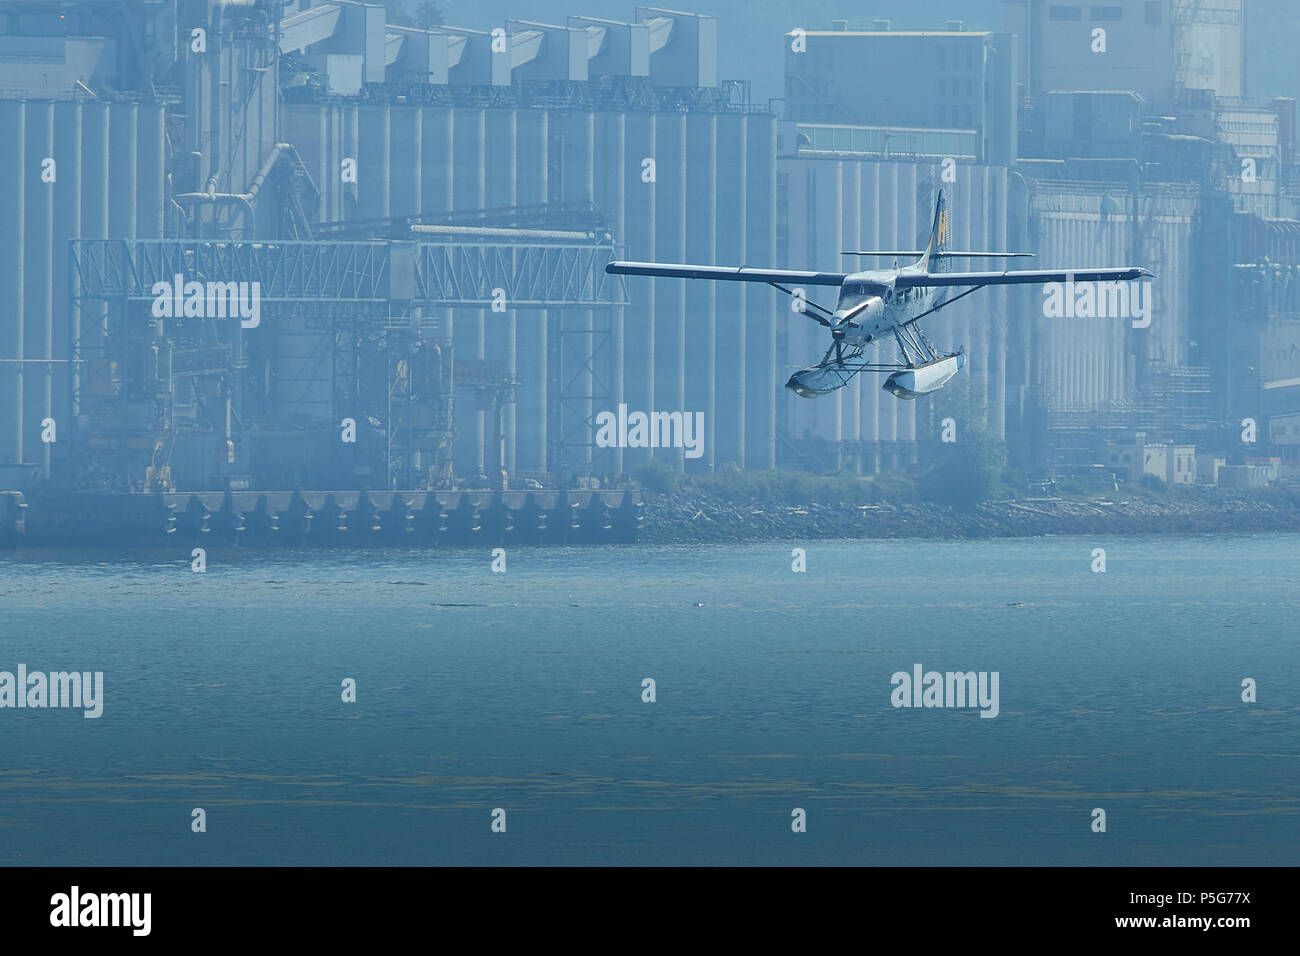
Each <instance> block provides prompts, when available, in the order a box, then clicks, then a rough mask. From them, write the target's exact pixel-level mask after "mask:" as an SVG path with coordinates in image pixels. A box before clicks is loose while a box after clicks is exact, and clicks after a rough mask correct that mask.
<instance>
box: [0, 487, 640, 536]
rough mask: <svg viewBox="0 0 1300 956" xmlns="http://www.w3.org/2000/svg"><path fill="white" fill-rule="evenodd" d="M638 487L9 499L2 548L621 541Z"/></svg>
mask: <svg viewBox="0 0 1300 956" xmlns="http://www.w3.org/2000/svg"><path fill="white" fill-rule="evenodd" d="M642 512H643V502H642V499H641V494H640V492H636V491H550V492H547V491H507V492H493V491H481V492H474V491H466V492H436V491H411V492H403V491H386V492H385V491H317V492H311V491H307V492H292V491H275V492H265V491H235V492H231V491H227V492H199V493H193V494H166V493H161V494H131V493H113V492H69V493H42V494H40V495H38V496H36V498H35V499H34V500H32V501H27V500H25V496H23V495H20V494H17V493H9V494H4V495H0V547H8V548H14V547H19V548H102V547H113V548H122V547H126V548H158V547H163V548H182V549H188V548H192V547H198V546H227V547H236V546H237V547H251V548H261V547H277V546H287V547H300V546H330V547H367V546H389V547H399V546H411V547H434V546H483V547H500V546H505V545H549V544H557V545H564V544H619V543H631V542H633V541H635V540H636V536H637V532H638V530H639V529H640V527H641V523H642V520H643V515H642Z"/></svg>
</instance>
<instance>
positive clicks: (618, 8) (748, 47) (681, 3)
mask: <svg viewBox="0 0 1300 956" xmlns="http://www.w3.org/2000/svg"><path fill="white" fill-rule="evenodd" d="M438 2H439V5H440V6H441V8H442V10H443V16H444V18H445V19H446V21H447V22H448V23H450V24H455V25H460V26H467V27H476V28H480V29H486V28H490V27H492V26H499V25H500V24H502V23H504V22H505V21H506V20H508V19H523V20H539V21H542V22H544V23H558V24H562V23H564V21H565V19H566V18H567V17H568V16H569V14H580V15H585V16H596V17H607V18H609V19H611V20H632V19H635V13H634V11H635V10H636V7H637V4H636V3H635V2H630V0H629V2H625V0H438ZM645 5H646V6H654V5H656V4H654V3H647V4H645ZM658 5H660V6H664V7H668V8H671V9H678V10H686V11H689V12H692V13H708V14H712V15H713V16H715V17H717V18H718V34H719V36H718V76H719V77H720V78H722V79H747V80H750V81H751V82H752V83H753V95H754V99H755V101H757V102H760V103H761V102H765V101H766V100H767V99H768V98H770V97H777V96H780V95H781V92H782V89H783V85H784V81H783V78H782V74H783V70H784V60H783V46H782V40H781V37H782V35H783V34H784V33H785V32H786V31H787V30H790V29H792V28H794V27H797V26H802V27H806V28H808V29H828V28H829V27H830V22H831V20H833V19H836V18H841V19H848V20H849V21H850V23H851V25H853V26H858V25H866V23H867V22H868V21H870V20H871V18H873V17H883V18H884V19H887V20H891V21H893V23H894V25H895V27H896V28H904V29H926V28H928V29H934V28H942V27H943V26H944V23H945V21H947V20H948V19H949V18H957V19H962V20H965V21H966V25H967V27H968V28H980V29H992V30H1000V29H1001V28H1002V3H1001V0H852V2H846V0H662V2H661V3H660V4H658ZM408 6H411V7H413V6H414V3H409V4H408ZM1297 42H1300V3H1297V2H1296V0H1247V36H1246V43H1247V51H1248V58H1249V59H1248V64H1247V78H1248V83H1249V86H1250V95H1251V96H1252V97H1253V98H1257V99H1258V98H1263V99H1265V100H1267V99H1269V98H1271V97H1273V96H1297V94H1298V93H1300V71H1298V70H1296V69H1295V62H1294V49H1295V47H1296V44H1297Z"/></svg>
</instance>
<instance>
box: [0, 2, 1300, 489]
mask: <svg viewBox="0 0 1300 956" xmlns="http://www.w3.org/2000/svg"><path fill="white" fill-rule="evenodd" d="M704 6H708V7H710V9H709V10H704V9H701V10H694V11H686V12H675V11H666V10H661V9H657V8H653V7H638V6H636V5H635V4H633V3H627V4H617V3H599V4H596V3H590V4H586V5H585V6H584V4H583V3H582V2H581V0H573V2H572V3H569V4H566V5H558V4H556V3H553V2H546V3H541V4H506V3H502V2H488V3H483V4H478V5H475V6H473V7H470V6H469V5H466V4H462V3H459V2H456V3H443V4H441V5H440V6H438V7H437V8H436V13H437V15H438V16H437V17H435V19H441V20H442V21H444V22H443V23H441V24H435V23H432V22H430V21H429V19H428V16H427V15H428V12H429V11H430V10H432V9H434V8H432V7H421V5H419V4H407V6H406V7H405V8H403V7H402V6H401V5H400V4H387V5H385V4H368V3H358V2H350V0H333V2H320V0H293V2H289V3H281V2H269V0H246V2H244V0H224V2H219V0H126V2H114V3H106V2H95V0H60V2H56V3H31V2H5V3H0V52H3V56H0V217H2V218H3V221H5V222H6V223H7V224H10V225H9V226H7V228H6V229H5V230H4V231H3V232H2V233H0V289H3V290H4V296H5V300H4V301H5V308H4V309H3V311H0V488H3V489H14V490H31V489H33V488H37V487H41V486H59V487H70V488H71V487H75V488H83V489H85V488H95V489H115V490H134V491H146V490H147V491H172V490H177V491H220V490H226V489H245V488H262V489H291V488H372V489H389V488H413V489H414V488H441V487H453V486H457V485H459V486H473V485H475V484H481V483H482V482H485V481H486V482H488V483H490V484H491V485H493V486H499V485H500V484H501V483H502V482H507V483H510V484H511V486H517V483H518V482H521V481H525V480H527V481H535V482H540V483H542V484H546V485H550V484H560V483H571V482H573V481H575V480H578V481H585V482H591V483H595V482H600V481H602V480H603V481H606V482H609V481H611V480H617V478H618V476H621V475H625V474H627V473H629V472H631V471H632V470H634V469H635V468H636V466H637V465H639V464H641V463H642V462H643V461H645V460H646V459H648V458H651V457H653V458H656V459H661V460H663V461H666V462H667V463H668V464H669V465H670V466H672V467H674V468H677V469H682V470H686V471H696V470H710V469H715V468H719V467H722V466H724V465H728V464H735V465H738V466H740V467H742V468H749V469H767V468H773V467H783V468H795V469H807V470H828V469H836V468H843V469H849V470H853V471H859V472H862V473H875V472H891V471H906V470H909V469H912V468H915V467H916V466H917V465H918V459H919V457H920V456H923V454H924V439H925V438H926V437H927V436H929V435H930V434H932V433H933V432H934V431H935V430H936V429H937V423H938V420H939V418H940V417H941V416H943V415H947V414H955V415H958V416H959V417H961V418H963V419H964V421H965V422H966V423H968V424H970V425H971V426H973V427H976V428H979V429H982V430H985V431H987V432H989V433H991V434H992V435H994V436H996V437H999V438H1005V439H1006V441H1007V442H1008V445H1009V446H1010V447H1011V450H1012V455H1013V458H1017V460H1019V461H1020V462H1021V463H1022V464H1025V465H1026V466H1027V467H1028V469H1029V470H1030V471H1032V472H1033V473H1035V474H1048V473H1052V472H1060V471H1068V470H1071V469H1076V470H1078V469H1087V468H1088V467H1090V466H1093V465H1101V466H1103V467H1104V468H1108V469H1111V470H1114V471H1119V472H1122V473H1123V476H1124V477H1128V478H1133V477H1141V475H1142V474H1143V473H1144V472H1150V473H1157V474H1159V475H1160V477H1164V478H1166V479H1167V480H1170V481H1176V482H1184V481H1185V482H1189V483H1190V482H1195V481H1201V482H1217V481H1222V482H1224V483H1228V482H1233V483H1239V484H1240V483H1246V484H1248V483H1252V482H1263V481H1269V480H1279V479H1287V478H1291V477H1295V475H1296V471H1297V469H1300V301H1298V299H1300V284H1298V282H1297V280H1298V279H1300V275H1298V274H1297V270H1298V269H1300V221H1297V197H1298V196H1300V192H1298V191H1297V188H1296V187H1297V177H1296V153H1295V135H1296V130H1295V126H1296V111H1295V102H1294V100H1293V99H1289V98H1285V97H1281V96H1275V95H1274V93H1277V92H1282V90H1280V89H1279V90H1262V89H1261V84H1260V83H1259V82H1258V81H1257V80H1252V81H1251V85H1250V86H1249V87H1248V86H1247V69H1246V67H1247V56H1246V52H1245V51H1246V38H1247V33H1246V29H1247V25H1248V15H1251V16H1253V15H1254V12H1253V11H1254V9H1255V5H1254V4H1251V3H1250V2H1243V0H1220V2H1216V3H1215V4H1213V6H1210V5H1207V4H1204V3H1199V2H1194V0H1158V2H1146V0H1124V2H1112V3H1107V4H1070V3H1054V2H1039V0H1008V2H1006V3H1003V4H1001V5H998V4H987V3H984V4H963V5H961V6H962V7H964V8H967V9H971V10H974V11H977V12H978V15H979V17H980V20H979V21H978V22H976V21H975V20H971V21H969V22H967V21H966V20H958V19H952V20H948V19H947V16H949V15H952V16H962V14H961V13H958V12H957V11H956V10H954V9H953V7H954V5H953V4H940V3H935V4H931V5H922V6H919V7H917V6H916V5H907V6H905V7H901V9H900V6H901V5H898V4H893V5H890V4H884V3H882V4H879V5H878V6H879V7H881V8H882V12H881V15H880V16H861V15H858V14H857V13H853V14H852V15H846V14H841V13H838V12H837V9H836V8H835V5H833V4H821V3H819V4H808V5H806V8H801V7H800V6H799V5H794V6H793V7H790V5H781V9H782V11H785V12H782V13H778V12H774V11H773V10H772V9H769V8H768V6H767V5H763V4H759V5H755V6H754V8H753V11H754V12H753V13H752V15H748V14H747V15H745V16H741V15H739V14H737V13H736V12H735V10H734V8H733V5H730V4H709V5H704ZM853 6H854V9H855V10H856V8H857V5H853ZM417 7H420V9H418V10H417ZM787 7H789V9H787ZM1264 7H1267V8H1268V9H1269V10H1272V9H1273V7H1274V5H1272V4H1262V3H1261V9H1262V8H1264ZM561 8H562V9H561ZM746 9H749V8H748V7H746ZM714 13H716V16H715V15H711V14H714ZM421 17H424V18H425V19H424V20H423V22H421ZM846 17H847V18H846ZM196 29H201V30H202V35H201V36H200V35H198V34H195V33H194V31H195V30H196ZM796 29H798V30H800V31H803V32H802V33H799V34H796V33H795V32H794V31H795V30H796ZM1097 29H1102V30H1104V31H1105V42H1106V50H1105V52H1104V53H1100V52H1095V51H1094V45H1095V41H1096V35H1095V33H1094V31H1095V30H1097ZM1252 29H1255V30H1256V34H1255V37H1256V39H1255V40H1253V41H1252V43H1256V42H1259V40H1258V36H1259V34H1258V28H1257V27H1255V28H1252ZM796 40H798V41H800V43H799V44H796V43H795V41H796ZM796 45H800V46H801V47H802V49H803V50H804V52H796V51H795V49H794V47H795V46H796ZM778 57H780V60H779V61H778ZM781 66H783V68H784V80H783V82H778V77H775V76H773V75H772V72H773V71H774V70H776V69H780V68H781ZM47 160H52V161H53V163H52V164H47V162H46V161H47ZM647 160H653V176H650V175H649V171H648V169H647V165H646V161H647ZM945 171H947V175H948V177H950V179H949V178H946V176H945ZM940 186H944V187H945V188H947V189H948V191H949V193H950V196H951V199H952V209H953V213H952V225H953V229H954V236H953V243H954V246H956V247H958V248H963V249H973V250H1004V249H1009V250H1015V251H1029V252H1033V253H1035V254H1036V255H1037V257H1038V258H1037V260H1036V264H1037V265H1039V266H1041V267H1044V268H1050V267H1054V266H1060V265H1082V266H1089V265H1140V266H1144V267H1146V268H1148V269H1150V270H1151V271H1153V272H1155V273H1156V274H1157V275H1158V277H1159V278H1158V280H1157V281H1156V282H1155V283H1153V284H1152V286H1151V287H1150V290H1149V291H1150V295H1151V304H1152V309H1151V321H1150V324H1149V326H1147V327H1144V328H1142V327H1139V328H1135V327H1133V323H1130V322H1129V321H1128V320H1127V319H1126V318H1118V319H1117V318H1110V319H1097V318H1092V319H1086V318H1074V319H1064V318H1048V317H1046V316H1045V315H1044V310H1043V302H1042V297H1041V293H1040V292H1039V291H1038V290H1030V291H1023V290H1021V291H1002V290H984V291H981V292H980V293H978V294H976V295H974V296H972V297H971V298H970V299H968V300H966V301H965V302H963V303H962V304H961V305H959V306H954V307H953V308H952V309H951V310H948V311H946V312H944V313H943V314H942V315H940V316H936V317H935V319H934V320H932V322H931V323H930V325H929V327H928V331H929V333H930V334H931V335H932V337H933V338H934V339H935V340H936V341H937V342H939V343H940V344H942V345H943V346H945V347H951V348H954V349H955V348H958V347H964V348H965V349H966V351H967V353H968V355H969V356H970V362H969V364H968V366H967V368H966V370H965V371H964V372H963V373H962V380H963V382H964V384H962V385H959V386H958V387H957V388H955V389H953V390H952V391H951V392H949V393H944V394H942V395H940V396H936V397H935V398H934V399H933V400H930V401H926V402H899V401H896V400H895V399H893V398H892V397H891V396H889V395H888V394H886V393H884V392H882V391H881V390H880V388H879V382H878V381H877V380H876V379H875V378H873V377H870V376H860V377H859V379H858V380H856V381H855V382H854V383H853V384H851V385H850V386H849V387H848V388H845V389H843V390H842V391H840V392H838V393H836V394H834V395H832V396H828V397H826V398H823V399H819V400H817V401H805V400H802V399H799V398H797V397H795V396H793V395H792V394H790V393H789V392H786V391H785V390H783V389H782V387H781V386H782V384H783V383H784V381H785V380H786V378H787V377H788V375H789V373H790V371H791V370H792V369H794V368H797V367H801V366H803V365H807V364H810V363H811V362H813V361H815V360H816V359H817V358H818V357H820V355H821V352H822V350H823V349H824V347H825V343H824V341H823V339H822V334H823V333H821V330H820V329H818V328H815V327H813V325H812V323H808V322H806V321H805V320H804V319H803V318H802V317H801V316H799V315H797V314H794V313H793V312H792V311H791V310H790V308H789V300H787V299H785V298H784V297H783V296H780V295H779V294H778V293H776V292H774V291H772V290H770V289H767V288H763V287H753V288H747V287H740V288H737V287H735V286H732V285H730V284H726V283H722V284H719V285H718V287H716V288H715V287H713V286H712V285H711V284H708V283H686V282H682V281H678V280H643V279H637V280H628V281H626V282H619V281H617V280H616V279H614V278H612V277H608V276H606V275H605V274H604V273H603V271H602V270H603V265H604V263H605V262H607V261H608V260H609V259H611V258H626V259H656V260H662V261H674V262H676V261H684V262H703V263H720V264H732V265H768V264H770V265H776V266H784V267H788V268H795V269H803V268H816V269H821V270H828V271H840V270H844V271H847V270H850V269H853V268H857V264H856V263H857V262H858V261H859V260H856V259H849V258H842V257H841V255H840V254H841V251H842V250H846V249H871V248H876V249H895V248H897V249H908V248H913V247H915V245H916V244H917V241H918V238H919V237H920V235H921V234H922V233H923V232H924V231H925V229H926V227H927V225H928V215H929V210H930V209H931V208H932V201H933V194H934V191H935V190H936V189H937V188H938V187H940ZM176 275H181V276H183V277H184V278H185V280H187V281H188V280H195V281H203V282H243V281H247V282H254V281H256V282H259V283H260V289H261V296H262V299H261V302H262V305H261V310H262V314H261V321H260V324H259V325H258V326H257V327H256V328H242V329H241V328H240V327H239V324H238V323H231V322H225V321H222V320H221V319H219V318H214V317H213V316H211V315H195V316H189V317H181V318H176V319H172V318H160V317H158V316H156V315H155V314H153V313H152V311H151V308H150V305H151V302H152V301H153V299H154V295H153V292H152V289H153V286H154V284H155V283H156V282H158V281H160V280H164V281H171V280H172V278H173V277H174V276H176ZM737 285H740V284H737ZM889 357H890V358H892V356H889ZM620 404H625V405H627V406H628V407H629V408H631V409H640V410H645V411H650V410H656V409H657V410H669V411H673V410H675V411H685V412H702V413H703V414H704V422H705V432H706V434H705V440H704V445H703V453H702V455H701V456H700V457H699V458H690V459H688V458H687V457H686V456H685V455H684V453H683V450H682V449H681V448H656V449H635V448H602V447H599V446H597V445H596V444H595V443H594V436H593V420H594V418H595V416H596V415H597V414H598V413H599V412H601V411H602V410H609V409H614V408H617V407H618V406H619V405H620ZM345 418H347V419H351V420H353V421H354V422H355V424H356V433H357V441H356V442H355V443H350V444H346V445H341V444H340V442H339V434H340V422H341V421H342V420H343V419H345ZM1246 418H1250V419H1252V420H1254V421H1255V422H1257V425H1258V441H1257V442H1256V443H1255V444H1253V445H1249V446H1243V444H1242V441H1241V432H1242V425H1241V422H1242V420H1243V419H1246ZM50 420H52V421H53V422H55V423H56V424H57V429H58V440H57V441H56V442H53V443H51V442H49V441H47V440H43V434H44V433H45V432H46V430H47V428H48V425H47V424H46V423H47V421H50ZM502 472H504V473H505V474H504V476H503V475H502Z"/></svg>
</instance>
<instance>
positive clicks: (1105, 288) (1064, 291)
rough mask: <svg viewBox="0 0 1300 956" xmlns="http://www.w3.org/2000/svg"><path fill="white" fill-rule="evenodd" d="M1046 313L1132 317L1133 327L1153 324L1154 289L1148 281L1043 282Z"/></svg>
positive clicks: (1051, 315)
mask: <svg viewBox="0 0 1300 956" xmlns="http://www.w3.org/2000/svg"><path fill="white" fill-rule="evenodd" d="M1043 315H1044V316H1046V317H1047V318H1049V319H1132V320H1133V328H1135V329H1145V328H1147V326H1149V325H1150V324H1151V289H1150V287H1149V284H1148V283H1146V282H1129V281H1125V282H1075V281H1074V274H1073V273H1071V272H1067V273H1066V274H1065V281H1064V282H1048V283H1046V284H1044V286H1043Z"/></svg>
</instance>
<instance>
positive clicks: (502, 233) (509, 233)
mask: <svg viewBox="0 0 1300 956" xmlns="http://www.w3.org/2000/svg"><path fill="white" fill-rule="evenodd" d="M410 229H411V233H412V234H413V235H417V236H456V237H459V238H462V239H554V240H558V241H562V242H581V243H584V244H585V243H589V242H591V241H592V239H593V238H596V237H594V236H593V235H592V234H591V233H589V232H570V231H567V230H561V229H501V228H496V227H491V226H432V225H429V226H425V225H412V226H411V227H410ZM605 238H606V239H608V238H609V237H608V236H606V237H605Z"/></svg>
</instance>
